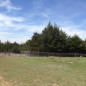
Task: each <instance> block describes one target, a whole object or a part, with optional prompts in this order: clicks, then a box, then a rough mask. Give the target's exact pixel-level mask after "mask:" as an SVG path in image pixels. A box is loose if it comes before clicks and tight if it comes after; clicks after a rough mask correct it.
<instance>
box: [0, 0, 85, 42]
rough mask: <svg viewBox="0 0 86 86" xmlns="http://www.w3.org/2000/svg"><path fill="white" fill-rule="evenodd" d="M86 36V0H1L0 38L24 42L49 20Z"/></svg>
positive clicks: (73, 32)
mask: <svg viewBox="0 0 86 86" xmlns="http://www.w3.org/2000/svg"><path fill="white" fill-rule="evenodd" d="M49 21H50V22H51V23H52V24H54V23H55V24H57V26H59V27H60V28H61V29H62V30H63V31H65V32H66V33H67V34H68V35H70V36H73V35H74V34H77V35H78V36H79V37H80V38H82V39H83V40H84V39H85V38H86V0H0V40H1V41H2V42H5V41H7V40H9V41H10V42H15V41H16V42H17V43H24V42H26V41H27V40H29V39H30V38H31V37H32V35H33V33H34V32H38V33H41V32H42V30H43V29H44V28H45V27H46V25H47V24H48V23H49Z"/></svg>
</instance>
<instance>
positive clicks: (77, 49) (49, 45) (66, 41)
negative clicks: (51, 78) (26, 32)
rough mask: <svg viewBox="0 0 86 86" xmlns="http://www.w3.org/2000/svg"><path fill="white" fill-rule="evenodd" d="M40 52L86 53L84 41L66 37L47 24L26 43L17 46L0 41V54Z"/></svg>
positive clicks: (85, 42)
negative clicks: (28, 51)
mask: <svg viewBox="0 0 86 86" xmlns="http://www.w3.org/2000/svg"><path fill="white" fill-rule="evenodd" d="M27 50H30V51H41V52H57V53H86V40H82V39H81V38H80V37H79V36H78V35H74V36H72V37H71V36H68V35H67V34H66V33H65V32H64V31H63V30H61V29H60V28H59V27H58V26H57V25H52V24H51V23H49V24H48V25H47V26H46V27H45V28H44V30H43V31H42V33H40V34H39V33H37V32H35V33H34V34H33V36H32V38H31V39H30V40H27V41H26V43H23V44H18V43H16V42H14V43H10V42H9V41H7V42H5V43H2V42H1V41H0V52H5V51H7V52H13V53H20V51H27Z"/></svg>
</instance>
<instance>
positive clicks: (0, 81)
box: [0, 76, 13, 86]
mask: <svg viewBox="0 0 86 86" xmlns="http://www.w3.org/2000/svg"><path fill="white" fill-rule="evenodd" d="M0 86H13V85H12V84H11V83H9V82H6V81H5V80H4V79H3V77H1V76H0Z"/></svg>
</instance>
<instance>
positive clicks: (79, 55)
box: [21, 51, 86, 57]
mask: <svg viewBox="0 0 86 86" xmlns="http://www.w3.org/2000/svg"><path fill="white" fill-rule="evenodd" d="M21 53H22V54H26V55H27V56H29V57H33V56H35V57H40V56H47V57H49V56H57V57H86V54H82V53H54V52H39V51H22V52H21Z"/></svg>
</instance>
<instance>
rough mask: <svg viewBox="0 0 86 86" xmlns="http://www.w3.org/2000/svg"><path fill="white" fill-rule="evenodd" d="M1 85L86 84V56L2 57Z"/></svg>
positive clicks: (0, 66)
mask: <svg viewBox="0 0 86 86" xmlns="http://www.w3.org/2000/svg"><path fill="white" fill-rule="evenodd" d="M0 86H86V58H83V57H77V58H75V57H64V58H63V57H32V58H16V57H13V58H0Z"/></svg>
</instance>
